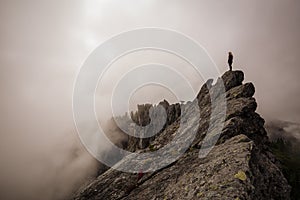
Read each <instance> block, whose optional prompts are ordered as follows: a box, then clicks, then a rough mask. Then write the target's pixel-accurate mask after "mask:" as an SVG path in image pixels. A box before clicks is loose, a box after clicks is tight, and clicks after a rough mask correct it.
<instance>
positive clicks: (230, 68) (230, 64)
mask: <svg viewBox="0 0 300 200" xmlns="http://www.w3.org/2000/svg"><path fill="white" fill-rule="evenodd" d="M232 63H233V54H232V53H231V52H229V53H228V65H229V70H230V71H232Z"/></svg>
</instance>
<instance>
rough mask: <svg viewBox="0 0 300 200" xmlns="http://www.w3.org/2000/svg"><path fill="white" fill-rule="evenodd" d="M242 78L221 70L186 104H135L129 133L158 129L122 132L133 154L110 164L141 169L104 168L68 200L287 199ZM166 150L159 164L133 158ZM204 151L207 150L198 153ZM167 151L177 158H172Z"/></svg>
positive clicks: (249, 89) (285, 184)
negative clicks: (132, 170)
mask: <svg viewBox="0 0 300 200" xmlns="http://www.w3.org/2000/svg"><path fill="white" fill-rule="evenodd" d="M243 81H244V73H243V72H242V71H227V72H226V73H224V74H223V75H222V77H220V78H219V79H218V80H216V83H215V84H213V80H211V79H210V80H207V82H206V83H205V84H204V85H203V86H202V87H201V89H200V92H199V94H198V95H197V97H196V98H195V99H194V100H193V101H191V102H187V103H177V104H169V103H168V102H167V101H165V100H164V101H162V102H160V103H159V104H158V105H151V104H145V105H139V106H138V110H137V111H136V112H132V113H131V116H130V117H131V119H132V120H133V121H134V122H135V123H131V125H129V126H128V127H127V129H128V130H130V131H132V132H133V133H134V135H137V134H139V135H147V134H149V133H152V132H153V131H156V132H157V134H155V135H152V136H150V137H145V138H138V137H134V136H128V141H127V145H126V150H128V151H131V152H136V153H139V154H131V155H129V156H127V157H125V158H124V159H122V160H120V161H119V162H118V163H116V166H118V167H115V168H119V167H121V168H122V167H123V168H122V169H126V167H127V169H129V168H132V169H133V168H136V169H140V170H141V171H140V172H136V173H127V172H122V171H120V170H115V169H113V168H110V169H108V170H107V171H105V172H104V173H102V174H100V175H99V176H98V177H97V178H96V179H95V180H94V181H92V182H91V183H90V184H89V185H88V186H86V187H85V188H83V189H82V190H81V191H78V193H77V194H76V195H75V197H74V199H78V200H79V199H81V200H85V199H86V200H87V199H124V200H125V199H139V200H143V199H144V200H149V199H153V200H154V199H209V200H210V199H234V200H242V199H245V200H246V199H247V200H248V199H249V200H250V199H255V200H257V199H263V200H265V199H267V200H268V199H284V200H288V199H290V190H291V189H290V186H289V185H288V182H287V180H286V179H285V177H284V175H283V173H282V171H281V169H280V166H279V164H278V162H277V160H276V158H275V157H274V155H273V154H272V153H271V151H270V149H269V140H268V137H267V132H266V130H265V128H264V119H263V118H262V117H260V115H259V114H257V113H256V112H255V110H256V107H257V103H256V100H255V99H254V98H253V95H254V92H255V88H254V85H253V84H252V83H243ZM162 108H163V109H162ZM162 122H163V123H162ZM141 127H145V128H143V129H141ZM156 127H161V128H160V129H159V130H156ZM191 133H195V134H191ZM172 141H175V142H173V143H174V145H168V144H170V143H171V142H172ZM186 144H187V145H186ZM164 148H165V152H162V153H161V155H162V157H163V158H164V160H163V161H164V162H165V163H167V164H165V165H164V166H161V167H159V169H157V170H156V167H157V165H159V163H161V162H162V161H161V160H159V159H157V160H150V161H151V162H149V163H150V164H148V165H145V164H141V163H145V162H141V160H142V157H141V156H137V155H142V153H147V152H159V151H160V149H164ZM205 150H210V151H207V153H208V154H207V155H206V154H205V156H199V152H201V151H202V152H205ZM170 152H173V154H175V155H177V154H178V155H180V156H178V157H176V156H175V157H176V159H173V158H174V156H171V155H173V154H172V153H170ZM148 161H149V160H148ZM148 161H147V162H148ZM153 163H154V164H153Z"/></svg>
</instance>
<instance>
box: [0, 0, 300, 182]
mask: <svg viewBox="0 0 300 200" xmlns="http://www.w3.org/2000/svg"><path fill="white" fill-rule="evenodd" d="M299 10H300V1H298V0H284V1H283V0H263V1H261V0H251V1H246V0H241V1H236V0H223V1H217V0H210V1H202V0H190V1H176V0H166V1H161V0H141V1H130V0H102V1H96V0H86V1H71V0H70V1H65V0H61V1H39V0H36V1H33V0H24V1H11V0H6V1H3V0H1V1H0V25H1V29H0V70H1V72H0V88H1V96H0V98H1V103H0V110H1V114H0V119H1V120H0V134H1V137H2V138H1V142H3V143H6V144H7V145H6V146H7V147H5V148H4V147H2V148H3V150H1V154H0V156H1V157H2V156H3V158H4V157H5V156H4V155H7V154H8V152H12V151H13V150H14V151H13V152H14V154H12V153H10V154H9V155H11V156H12V157H13V155H18V156H21V155H22V156H23V157H26V156H28V157H30V156H32V153H31V151H23V149H22V148H25V149H28V147H32V149H33V150H34V151H35V149H36V151H39V150H40V149H44V148H43V146H45V145H47V146H48V148H45V149H46V150H44V151H41V153H40V155H39V156H41V157H42V156H43V155H47V156H49V159H50V158H51V159H52V158H53V162H54V163H56V164H57V163H60V161H57V160H56V159H55V158H56V155H57V154H58V153H59V154H60V152H59V151H56V149H57V148H56V147H57V145H60V144H61V143H60V142H58V141H61V138H66V137H70V138H73V139H74V138H75V137H76V135H75V136H74V134H73V133H75V131H74V124H73V119H72V86H73V82H74V80H75V76H76V73H77V71H78V70H79V68H80V66H81V64H82V63H83V62H84V60H85V59H86V58H87V56H88V55H89V53H90V52H92V50H93V49H94V48H95V47H97V45H99V44H101V43H102V42H103V41H105V40H107V39H108V38H110V37H111V36H112V35H115V34H118V33H120V32H123V31H127V30H131V29H135V28H142V27H161V28H168V29H174V30H177V31H179V32H182V33H184V34H186V35H188V36H190V37H192V38H194V39H195V40H196V41H197V42H198V43H200V44H201V45H203V46H204V47H205V48H206V50H207V51H208V53H209V54H210V55H211V57H212V58H213V60H214V61H215V62H216V64H217V66H218V67H219V70H220V71H221V72H225V71H226V70H227V65H226V60H227V52H228V51H229V50H230V51H232V52H233V53H234V55H235V63H234V67H235V68H238V69H242V70H243V71H244V72H245V76H246V80H247V81H252V82H253V83H254V85H255V87H256V98H257V101H258V105H259V113H261V114H262V116H263V117H264V118H267V119H269V118H279V119H284V120H289V121H294V122H300V105H299V103H298V102H300V90H299V86H300V85H299V75H300V66H299V63H300V61H299V60H298V59H299V58H300V37H299V35H300V26H299V21H300V12H299ZM131 59H132V60H134V57H131ZM146 60H147V59H146ZM126 62H127V64H128V63H129V64H130V62H129V61H128V60H127V61H126ZM121 63H122V62H121ZM178 63H179V61H178V62H177V64H178ZM173 64H174V65H175V64H176V62H175V61H173ZM191 79H192V80H191V82H193V83H194V84H195V85H196V86H197V85H199V86H198V87H199V88H200V85H201V84H202V80H196V79H193V78H191ZM196 86H195V87H196ZM140 94H143V92H141V93H140ZM103 95H104V96H105V94H103ZM99 98H100V99H101V96H100V97H99ZM153 98H154V99H155V100H156V99H159V98H160V96H159V95H158V96H157V95H156V96H155V94H153ZM100 101H101V100H100ZM98 115H106V111H105V112H104V111H103V112H101V111H100V112H99V113H98ZM70 132H71V133H72V134H69V133H70ZM66 133H68V134H69V136H66ZM70 135H71V136H70ZM73 139H72V140H73ZM66 142H67V143H68V140H66ZM72 144H73V143H72ZM71 146H72V145H71ZM12 160H14V159H12ZM1 162H3V161H1ZM34 162H35V164H37V165H40V166H41V167H40V168H41V174H43V172H44V171H43V170H44V169H46V168H43V163H45V162H41V161H39V160H34ZM8 165H9V164H8ZM11 165H13V164H11ZM57 165H59V164H57ZM57 165H54V166H57ZM61 165H62V164H61ZM20 166H22V165H20ZM53 168H54V169H55V167H53ZM28 170H30V169H28ZM47 170H48V169H47ZM9 175H11V176H12V177H13V172H11V174H9V173H8V176H9ZM49 182H50V183H52V182H51V181H49ZM50 183H49V184H50Z"/></svg>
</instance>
